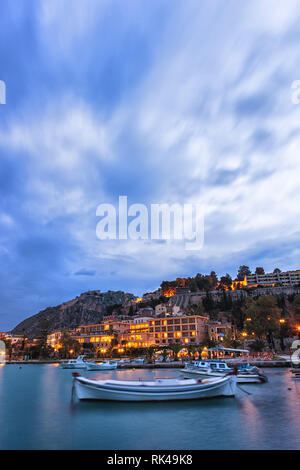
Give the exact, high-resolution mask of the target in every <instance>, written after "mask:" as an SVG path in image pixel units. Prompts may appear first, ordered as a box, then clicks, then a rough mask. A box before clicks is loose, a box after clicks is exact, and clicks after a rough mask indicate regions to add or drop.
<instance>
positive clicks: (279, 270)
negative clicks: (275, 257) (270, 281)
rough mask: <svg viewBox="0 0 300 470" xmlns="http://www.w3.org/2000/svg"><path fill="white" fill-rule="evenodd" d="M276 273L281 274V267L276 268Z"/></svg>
mask: <svg viewBox="0 0 300 470" xmlns="http://www.w3.org/2000/svg"><path fill="white" fill-rule="evenodd" d="M273 273H274V274H280V273H281V269H279V268H275V269H274V271H273Z"/></svg>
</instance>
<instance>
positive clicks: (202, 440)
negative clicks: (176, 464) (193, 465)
mask: <svg viewBox="0 0 300 470" xmlns="http://www.w3.org/2000/svg"><path fill="white" fill-rule="evenodd" d="M81 373H82V375H85V376H88V377H93V378H95V379H100V378H118V379H120V380H131V379H135V380H136V379H138V378H141V379H153V378H154V377H163V376H178V375H179V374H180V372H179V371H178V370H135V371H133V370H122V371H103V372H99V371H97V372H93V371H91V372H86V371H82V372H81ZM267 374H268V376H269V382H268V383H267V384H262V385H243V386H242V388H243V389H244V390H246V391H247V392H248V393H250V395H248V394H246V393H243V392H242V391H241V390H240V391H239V392H238V395H237V397H236V398H235V399H232V398H229V399H214V400H207V401H183V402H168V403H165V402H161V403H129V402H127V403H126V402H125V403H117V402H80V401H78V399H76V397H74V399H73V401H72V400H71V391H72V371H71V370H63V369H61V368H59V367H57V365H54V364H51V365H45V364H44V365H42V364H39V365H31V364H26V365H24V366H23V367H22V369H19V367H18V366H17V365H6V366H4V367H2V368H0V448H1V449H143V448H145V449H172V448H173V449H174V448H176V449H297V448H299V447H300V440H299V436H300V424H299V419H298V416H299V413H300V400H299V398H300V383H299V382H298V383H296V382H295V381H292V380H291V378H290V377H289V373H288V370H282V369H280V370H278V369H273V370H268V371H267Z"/></svg>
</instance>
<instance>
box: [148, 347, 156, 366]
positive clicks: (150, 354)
mask: <svg viewBox="0 0 300 470" xmlns="http://www.w3.org/2000/svg"><path fill="white" fill-rule="evenodd" d="M154 353H155V347H154V346H149V347H148V348H146V357H147V359H148V361H149V362H152V361H153V356H154Z"/></svg>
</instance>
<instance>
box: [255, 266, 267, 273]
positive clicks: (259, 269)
mask: <svg viewBox="0 0 300 470" xmlns="http://www.w3.org/2000/svg"><path fill="white" fill-rule="evenodd" d="M255 274H265V270H264V268H262V267H258V268H256V269H255Z"/></svg>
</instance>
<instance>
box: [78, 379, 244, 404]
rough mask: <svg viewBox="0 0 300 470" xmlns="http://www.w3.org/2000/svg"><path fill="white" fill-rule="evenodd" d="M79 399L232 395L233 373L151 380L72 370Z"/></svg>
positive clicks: (140, 398)
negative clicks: (90, 375) (91, 375)
mask: <svg viewBox="0 0 300 470" xmlns="http://www.w3.org/2000/svg"><path fill="white" fill-rule="evenodd" d="M73 377H74V389H75V391H76V394H77V396H78V398H79V399H80V400H112V401H170V400H192V399H204V398H217V397H234V396H235V392H236V376H235V375H226V376H225V377H218V378H213V379H204V380H202V379H188V380H181V379H176V378H175V379H173V378H160V379H156V380H154V381H146V380H145V381H142V380H139V381H123V380H91V379H87V378H86V377H81V376H80V375H79V374H78V373H73Z"/></svg>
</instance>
